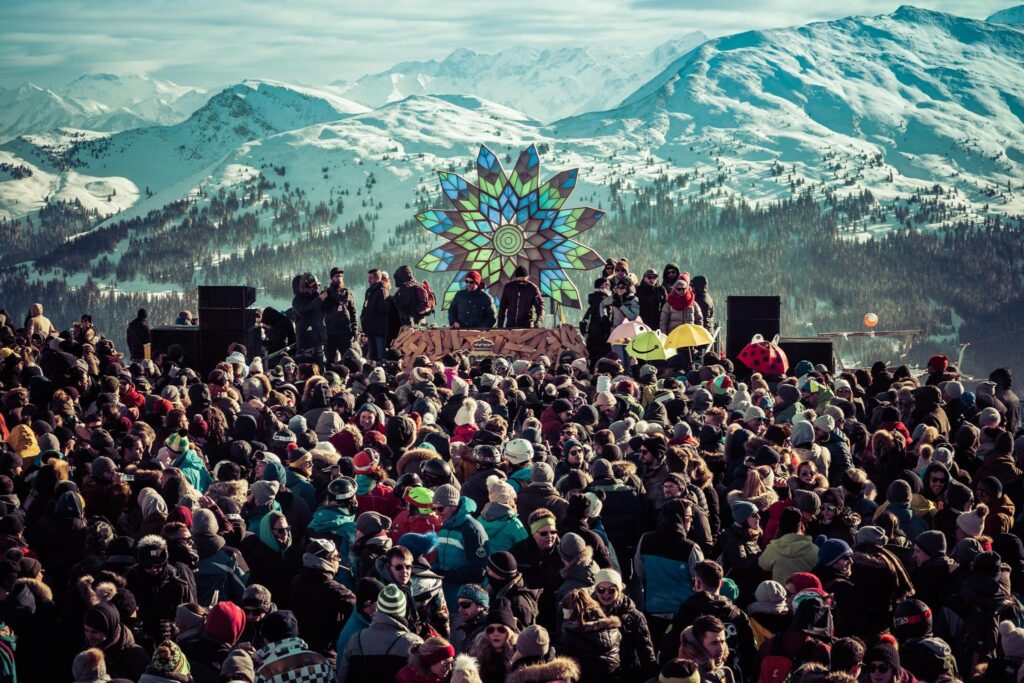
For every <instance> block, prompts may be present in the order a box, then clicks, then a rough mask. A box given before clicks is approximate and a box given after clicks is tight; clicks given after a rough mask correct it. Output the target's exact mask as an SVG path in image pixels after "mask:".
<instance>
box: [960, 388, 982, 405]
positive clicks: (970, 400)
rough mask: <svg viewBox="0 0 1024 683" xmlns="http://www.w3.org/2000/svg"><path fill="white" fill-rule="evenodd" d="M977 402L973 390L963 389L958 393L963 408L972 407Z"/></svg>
mask: <svg viewBox="0 0 1024 683" xmlns="http://www.w3.org/2000/svg"><path fill="white" fill-rule="evenodd" d="M977 402H978V397H977V396H975V395H974V392H973V391H965V392H964V393H962V394H960V403H962V404H964V407H965V408H973V407H974V404H975V403H977Z"/></svg>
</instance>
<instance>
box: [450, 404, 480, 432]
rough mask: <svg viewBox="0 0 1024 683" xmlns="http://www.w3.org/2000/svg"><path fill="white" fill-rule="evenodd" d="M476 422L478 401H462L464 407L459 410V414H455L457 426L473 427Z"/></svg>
mask: <svg viewBox="0 0 1024 683" xmlns="http://www.w3.org/2000/svg"><path fill="white" fill-rule="evenodd" d="M475 422H476V401H474V400H473V399H471V398H465V399H463V401H462V407H461V408H459V412H457V413H455V424H456V426H459V427H461V426H462V425H471V424H474V423H475Z"/></svg>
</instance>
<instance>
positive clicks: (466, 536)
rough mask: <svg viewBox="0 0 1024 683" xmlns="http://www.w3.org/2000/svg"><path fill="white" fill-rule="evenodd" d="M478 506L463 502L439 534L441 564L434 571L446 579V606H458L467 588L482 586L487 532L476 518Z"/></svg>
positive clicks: (486, 552) (435, 563)
mask: <svg viewBox="0 0 1024 683" xmlns="http://www.w3.org/2000/svg"><path fill="white" fill-rule="evenodd" d="M475 511H476V505H475V504H474V503H473V501H472V500H471V499H469V498H466V497H465V496H463V497H462V498H460V499H459V507H458V509H457V510H456V511H455V514H454V515H453V516H452V518H451V519H449V520H448V521H447V522H444V523H443V524H442V525H441V528H440V529H439V530H438V533H437V540H438V546H437V561H436V562H434V564H433V567H432V568H433V569H434V571H436V572H438V573H439V574H441V576H442V577H444V595H445V602H446V603H447V604H449V605H454V604H455V603H456V596H457V595H458V592H459V589H460V588H461V587H462V586H463V584H467V583H480V582H481V581H482V580H483V578H484V570H485V569H486V567H487V556H488V551H487V548H488V545H487V532H485V531H484V528H483V527H482V526H480V522H478V521H477V520H476V519H474V518H473V517H472V513H473V512H475Z"/></svg>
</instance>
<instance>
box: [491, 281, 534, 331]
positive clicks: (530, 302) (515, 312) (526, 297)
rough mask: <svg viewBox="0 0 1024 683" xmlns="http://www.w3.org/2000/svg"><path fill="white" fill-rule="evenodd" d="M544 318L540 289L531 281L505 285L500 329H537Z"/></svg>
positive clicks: (501, 304) (502, 294) (499, 307)
mask: <svg viewBox="0 0 1024 683" xmlns="http://www.w3.org/2000/svg"><path fill="white" fill-rule="evenodd" d="M543 317H544V302H543V301H542V300H541V298H540V289H539V288H538V287H537V285H535V284H533V283H532V282H530V281H529V280H526V281H525V282H520V281H519V280H512V281H511V282H507V283H505V289H503V290H502V292H501V303H500V305H499V306H498V327H508V328H510V329H515V328H522V327H537V326H538V325H539V324H540V321H541V320H542V319H543Z"/></svg>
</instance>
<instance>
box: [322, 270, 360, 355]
mask: <svg viewBox="0 0 1024 683" xmlns="http://www.w3.org/2000/svg"><path fill="white" fill-rule="evenodd" d="M325 308H326V310H327V315H325V316H324V325H325V327H326V329H327V347H326V349H325V351H326V355H327V362H328V363H334V362H336V361H337V356H338V354H339V353H345V352H346V351H348V350H349V349H350V348H352V340H353V339H355V336H356V307H355V306H354V305H353V303H352V295H351V293H350V292H349V291H348V288H346V287H345V271H344V270H342V269H341V268H338V267H334V268H331V284H330V286H329V287H328V288H327V299H326V301H325Z"/></svg>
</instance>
